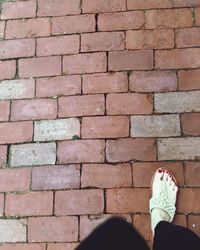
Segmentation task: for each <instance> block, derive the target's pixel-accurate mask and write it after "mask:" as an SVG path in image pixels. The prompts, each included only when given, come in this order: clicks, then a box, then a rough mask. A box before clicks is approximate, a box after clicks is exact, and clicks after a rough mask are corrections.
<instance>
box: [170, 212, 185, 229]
mask: <svg viewBox="0 0 200 250" xmlns="http://www.w3.org/2000/svg"><path fill="white" fill-rule="evenodd" d="M172 223H173V224H175V225H180V226H182V227H187V217H186V215H181V214H175V217H174V220H173V222H172Z"/></svg>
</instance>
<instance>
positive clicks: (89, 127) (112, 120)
mask: <svg viewBox="0 0 200 250" xmlns="http://www.w3.org/2000/svg"><path fill="white" fill-rule="evenodd" d="M105 128H106V129H105ZM128 135H129V119H128V117H126V116H101V117H84V118H83V119H82V138H118V137H127V136H128Z"/></svg>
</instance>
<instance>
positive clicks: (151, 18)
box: [145, 9, 193, 29]
mask: <svg viewBox="0 0 200 250" xmlns="http://www.w3.org/2000/svg"><path fill="white" fill-rule="evenodd" d="M145 16H146V24H145V27H146V28H147V29H165V28H185V27H192V25H193V16H192V11H191V9H168V10H148V11H146V12H145Z"/></svg>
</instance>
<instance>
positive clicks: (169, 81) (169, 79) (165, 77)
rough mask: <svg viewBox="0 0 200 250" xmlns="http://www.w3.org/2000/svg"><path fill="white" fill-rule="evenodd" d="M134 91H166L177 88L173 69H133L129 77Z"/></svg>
mask: <svg viewBox="0 0 200 250" xmlns="http://www.w3.org/2000/svg"><path fill="white" fill-rule="evenodd" d="M129 86H130V90H131V91H134V92H168V91H174V90H176V89H177V77H176V73H175V72H173V71H134V72H132V73H131V75H130V78H129Z"/></svg>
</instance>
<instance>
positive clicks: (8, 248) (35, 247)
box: [0, 243, 46, 250]
mask: <svg viewBox="0 0 200 250" xmlns="http://www.w3.org/2000/svg"><path fill="white" fill-rule="evenodd" d="M0 249H1V250H45V249H46V248H45V244H39V243H38V244H37V243H23V244H21V243H15V244H4V245H1V246H0Z"/></svg>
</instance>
